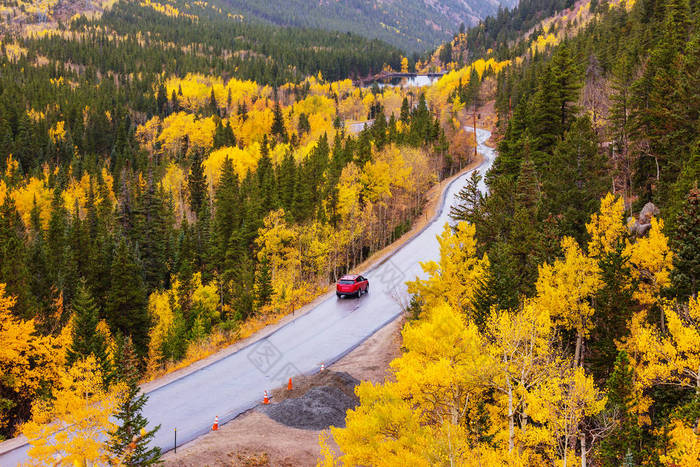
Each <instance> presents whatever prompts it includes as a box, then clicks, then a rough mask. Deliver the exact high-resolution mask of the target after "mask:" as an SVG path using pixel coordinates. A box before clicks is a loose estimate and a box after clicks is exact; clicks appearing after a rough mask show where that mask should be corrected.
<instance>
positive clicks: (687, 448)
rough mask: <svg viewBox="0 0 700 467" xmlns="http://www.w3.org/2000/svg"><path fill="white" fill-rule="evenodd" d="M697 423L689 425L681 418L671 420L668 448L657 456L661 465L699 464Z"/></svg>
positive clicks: (699, 452)
mask: <svg viewBox="0 0 700 467" xmlns="http://www.w3.org/2000/svg"><path fill="white" fill-rule="evenodd" d="M696 427H697V424H696V425H695V426H690V425H687V424H685V423H683V422H682V421H681V420H675V421H674V422H673V425H672V428H671V431H670V432H669V433H668V436H669V442H668V448H667V449H666V450H665V452H664V453H663V454H661V455H660V456H659V460H660V461H661V463H662V464H663V465H666V466H669V467H675V466H678V465H688V466H697V465H700V435H698V434H697V432H696V430H697V428H696Z"/></svg>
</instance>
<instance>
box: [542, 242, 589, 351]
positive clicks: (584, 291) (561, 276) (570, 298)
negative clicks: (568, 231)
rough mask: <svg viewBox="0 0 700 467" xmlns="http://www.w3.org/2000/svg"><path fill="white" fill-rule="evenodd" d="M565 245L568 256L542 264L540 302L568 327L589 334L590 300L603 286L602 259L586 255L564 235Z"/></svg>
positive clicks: (580, 333) (563, 244) (585, 335)
mask: <svg viewBox="0 0 700 467" xmlns="http://www.w3.org/2000/svg"><path fill="white" fill-rule="evenodd" d="M561 246H562V250H564V260H563V261H562V260H557V261H555V262H554V264H552V265H549V264H544V265H542V266H540V268H539V277H538V279H537V283H536V285H535V286H536V288H537V298H536V300H537V305H538V306H539V307H541V308H542V309H544V310H548V311H549V313H550V315H551V316H552V318H553V319H554V320H555V322H557V323H559V324H560V325H562V326H563V327H564V328H566V329H571V330H576V332H577V334H578V335H579V336H580V337H587V336H588V331H589V330H590V329H591V327H592V326H593V323H592V320H591V318H592V317H593V308H592V307H591V305H590V303H589V300H590V298H591V297H593V295H595V294H596V292H597V291H598V290H599V289H600V287H601V286H602V281H601V279H600V269H599V267H598V262H597V261H596V260H595V259H592V258H589V257H587V256H586V255H584V254H583V252H582V251H581V249H580V248H579V247H578V244H577V243H576V240H574V239H573V238H571V237H564V239H563V240H562V242H561Z"/></svg>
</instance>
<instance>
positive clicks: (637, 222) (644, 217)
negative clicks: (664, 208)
mask: <svg viewBox="0 0 700 467" xmlns="http://www.w3.org/2000/svg"><path fill="white" fill-rule="evenodd" d="M659 214H660V211H659V208H657V207H656V205H655V204H654V203H652V202H649V203H647V204H645V205H644V207H643V208H642V210H641V211H640V212H639V217H638V218H637V219H635V218H634V217H629V218H628V219H627V225H628V226H629V229H630V234H632V235H634V236H636V237H643V236H644V235H646V233H647V232H648V231H649V229H651V218H652V217H658V216H659Z"/></svg>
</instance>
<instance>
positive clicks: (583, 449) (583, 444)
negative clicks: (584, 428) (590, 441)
mask: <svg viewBox="0 0 700 467" xmlns="http://www.w3.org/2000/svg"><path fill="white" fill-rule="evenodd" d="M586 465H588V461H587V460H586V435H585V434H584V433H581V467H586Z"/></svg>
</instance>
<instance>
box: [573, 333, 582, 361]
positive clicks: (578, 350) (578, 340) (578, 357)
mask: <svg viewBox="0 0 700 467" xmlns="http://www.w3.org/2000/svg"><path fill="white" fill-rule="evenodd" d="M582 346H583V333H582V332H581V331H579V332H578V334H577V335H576V353H575V354H574V367H577V366H581V347H582Z"/></svg>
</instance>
